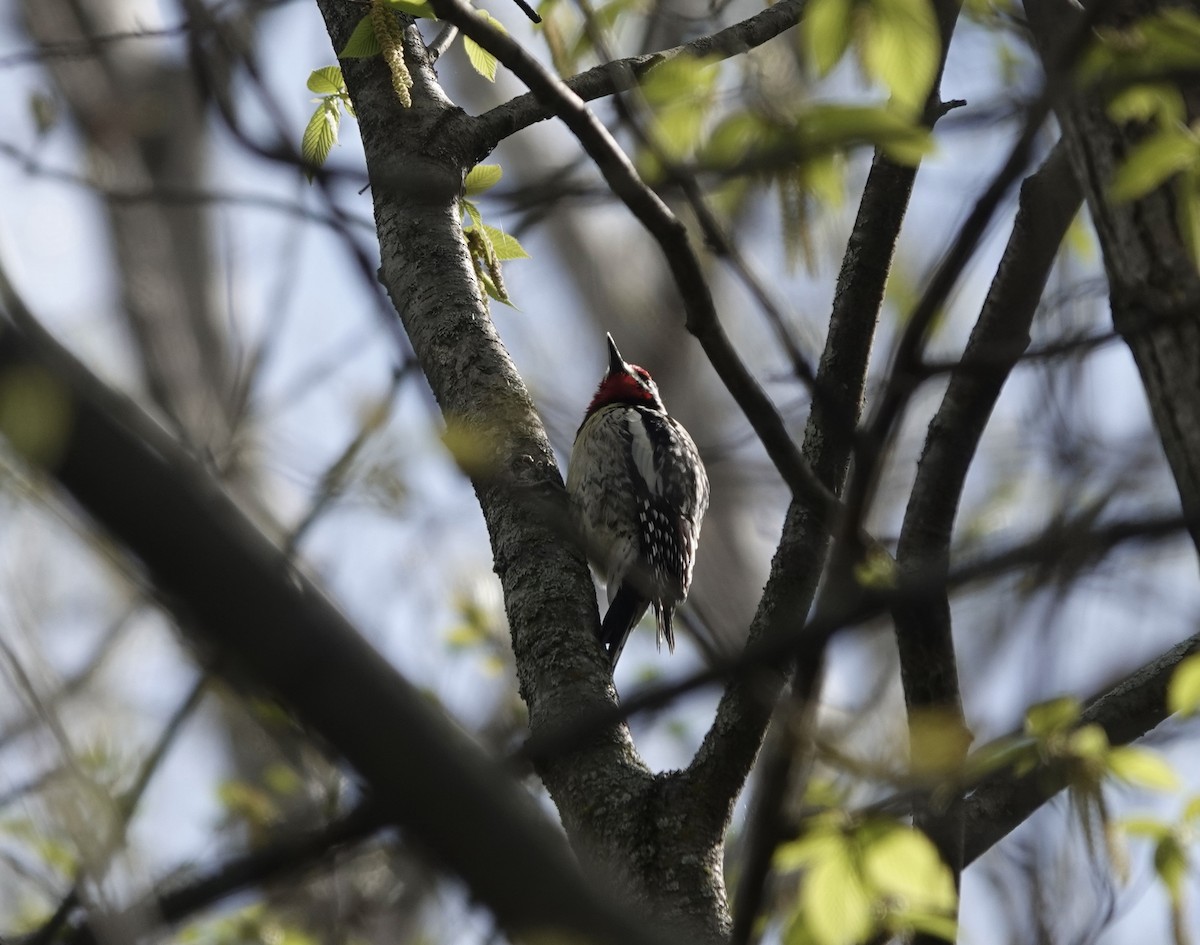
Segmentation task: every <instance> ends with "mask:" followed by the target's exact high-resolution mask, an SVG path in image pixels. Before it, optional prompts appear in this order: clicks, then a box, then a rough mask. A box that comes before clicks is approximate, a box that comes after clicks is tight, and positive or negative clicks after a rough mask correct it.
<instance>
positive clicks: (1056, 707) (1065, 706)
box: [1025, 696, 1080, 738]
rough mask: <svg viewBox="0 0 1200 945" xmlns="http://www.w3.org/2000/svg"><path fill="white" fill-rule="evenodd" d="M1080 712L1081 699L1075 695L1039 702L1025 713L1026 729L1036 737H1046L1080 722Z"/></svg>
mask: <svg viewBox="0 0 1200 945" xmlns="http://www.w3.org/2000/svg"><path fill="white" fill-rule="evenodd" d="M1079 712H1080V705H1079V700H1078V699H1076V698H1075V697H1074V696H1059V697H1058V698H1057V699H1050V700H1048V701H1046V702H1039V703H1038V704H1037V705H1035V706H1030V708H1029V711H1028V712H1026V713H1025V731H1026V733H1028V734H1029V735H1032V736H1033V737H1034V738H1046V737H1047V736H1049V735H1054V734H1057V733H1059V732H1062V731H1063V730H1065V729H1067V728H1070V727H1071V726H1072V725H1074V724H1075V723H1076V722H1078V721H1079Z"/></svg>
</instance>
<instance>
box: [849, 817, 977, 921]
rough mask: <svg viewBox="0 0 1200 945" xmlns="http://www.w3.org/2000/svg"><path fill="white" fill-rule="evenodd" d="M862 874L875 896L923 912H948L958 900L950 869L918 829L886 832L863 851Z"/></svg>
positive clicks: (895, 829) (950, 911) (902, 828)
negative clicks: (895, 901)
mask: <svg viewBox="0 0 1200 945" xmlns="http://www.w3.org/2000/svg"><path fill="white" fill-rule="evenodd" d="M863 875H864V877H865V878H866V879H867V880H868V881H869V883H870V884H871V886H872V887H873V890H872V891H873V892H874V893H875V894H876V895H882V896H883V897H884V898H885V899H888V900H898V901H900V902H901V903H903V904H904V905H905V907H912V908H914V909H917V910H920V911H922V912H943V913H948V914H949V913H952V912H953V910H954V907H955V904H956V903H957V901H958V896H957V894H956V893H955V891H954V878H953V877H952V876H951V875H950V870H949V868H948V867H947V866H946V864H945V863H943V862H942V859H941V857H939V856H938V852H937V847H935V846H934V845H933V843H932V841H930V839H929V838H928V837H927V836H925V834H923V833H921V832H920V831H919V830H911V829H908V828H905V827H899V826H897V827H894V828H892V829H890V830H888V831H886V832H885V833H884V835H883V836H882V837H880V838H879V839H878V840H876V841H875V842H874V843H872V844H871V845H870V846H868V847H867V849H866V852H865V853H864V854H863Z"/></svg>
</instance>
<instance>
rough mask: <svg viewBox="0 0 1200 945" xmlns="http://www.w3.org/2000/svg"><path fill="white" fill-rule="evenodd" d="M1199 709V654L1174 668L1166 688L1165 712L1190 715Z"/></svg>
mask: <svg viewBox="0 0 1200 945" xmlns="http://www.w3.org/2000/svg"><path fill="white" fill-rule="evenodd" d="M1198 708H1200V653H1197V654H1193V655H1192V656H1189V657H1188V658H1187V659H1185V660H1183V661H1182V662H1181V663H1180V664H1179V665H1178V666H1176V667H1175V672H1174V673H1172V674H1171V682H1170V684H1169V685H1168V686H1167V711H1168V712H1170V713H1171V714H1172V715H1173V714H1175V713H1176V712H1183V713H1185V714H1191V713H1193V712H1195V711H1196V710H1197V709H1198Z"/></svg>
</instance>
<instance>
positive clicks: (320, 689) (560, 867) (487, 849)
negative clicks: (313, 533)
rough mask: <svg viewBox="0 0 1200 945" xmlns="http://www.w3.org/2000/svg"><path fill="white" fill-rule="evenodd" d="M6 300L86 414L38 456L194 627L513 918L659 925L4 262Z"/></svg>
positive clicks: (48, 380)
mask: <svg viewBox="0 0 1200 945" xmlns="http://www.w3.org/2000/svg"><path fill="white" fill-rule="evenodd" d="M0 276H2V274H0ZM0 297H2V301H3V304H4V307H5V309H7V311H8V315H9V317H10V319H11V321H9V322H8V323H7V324H5V325H4V328H3V334H0V372H4V373H6V374H8V375H9V376H11V377H35V378H41V379H43V380H42V382H41V383H42V384H44V385H47V386H46V387H45V388H40V387H39V388H35V389H47V390H50V391H52V392H53V393H51V394H48V395H46V396H49V397H51V398H52V402H53V403H57V404H58V405H59V406H60V407H61V408H62V409H63V410H64V411H65V414H63V415H64V416H66V417H69V419H70V422H69V424H67V425H65V426H64V427H63V428H62V429H61V430H60V431H59V433H60V434H61V435H60V437H59V438H58V441H57V442H56V443H53V444H51V445H52V446H53V447H54V449H53V452H52V453H45V452H43V453H41V454H36V455H30V456H29V457H28V458H29V459H30V460H31V461H32V462H34V463H35V464H37V465H40V466H42V467H43V468H45V469H46V471H47V472H48V473H50V474H51V475H52V476H53V477H54V478H55V479H56V480H57V481H58V483H59V484H60V485H61V486H62V487H63V488H64V489H65V490H66V491H67V492H69V493H70V494H71V495H72V496H73V497H74V499H75V501H76V502H78V503H79V505H80V506H81V507H82V508H83V509H85V510H86V511H87V512H88V513H89V514H90V515H91V516H92V517H93V518H94V519H95V520H96V521H97V522H98V523H99V524H101V525H102V526H103V527H105V528H106V529H108V530H109V532H110V533H111V534H112V535H113V536H114V537H115V538H116V539H117V540H118V541H120V542H122V543H123V544H124V545H125V546H126V547H128V548H129V549H130V550H131V551H132V552H133V553H134V554H135V555H136V556H137V557H138V558H139V559H140V560H141V562H142V563H143V565H144V566H145V568H146V570H147V572H148V573H149V574H150V576H151V578H152V579H153V581H154V583H155V586H156V587H157V588H158V590H159V591H160V593H161V594H162V596H163V599H164V601H165V602H166V603H167V604H168V606H170V607H171V608H172V609H173V610H175V611H176V612H178V613H180V614H181V615H183V618H184V619H183V620H181V625H182V626H183V627H184V628H185V629H186V630H187V631H188V632H189V633H191V634H193V635H194V636H195V637H196V638H197V639H198V641H199V642H200V643H201V644H202V645H203V646H205V647H212V648H215V649H217V650H218V651H219V652H220V653H222V654H226V655H228V656H229V657H230V658H232V659H235V660H236V662H237V665H238V667H239V668H240V670H242V671H243V672H246V673H248V674H249V675H250V676H251V678H253V679H254V680H256V681H257V682H259V683H261V684H262V685H263V686H265V687H266V688H268V689H270V690H271V691H273V692H274V693H276V694H277V695H278V696H279V697H280V698H281V699H282V700H283V701H284V702H286V703H287V704H288V705H289V706H291V707H292V708H293V709H294V710H295V711H296V713H297V715H298V717H299V718H300V719H301V720H302V721H303V722H304V723H305V724H306V725H308V726H309V727H310V728H312V729H313V730H314V731H316V732H317V733H319V734H320V735H321V736H322V737H324V738H325V739H326V740H327V741H328V742H329V743H330V744H331V745H332V746H334V747H335V748H336V749H337V750H338V751H339V752H340V753H341V754H342V755H343V757H345V758H346V759H347V761H349V762H350V764H352V765H353V766H354V767H355V768H356V770H357V771H358V772H359V774H360V775H361V776H362V777H363V778H364V779H365V780H366V781H367V782H368V784H370V786H371V788H372V790H373V792H374V793H375V795H376V796H378V797H380V798H381V799H383V801H382V802H383V803H385V804H386V805H387V809H388V811H389V814H390V816H391V817H392V818H393V819H394V821H395V822H396V823H397V824H399V825H401V826H403V827H404V828H405V829H406V830H407V831H408V833H409V836H411V837H412V838H413V840H414V841H416V842H418V843H419V844H420V845H421V846H422V847H423V848H424V849H425V850H427V851H428V852H429V853H431V854H432V855H433V856H434V857H435V858H436V859H437V861H438V862H439V863H441V864H442V865H444V866H446V867H448V868H450V869H453V870H454V871H455V872H457V873H458V874H459V875H460V876H461V877H462V878H463V879H464V880H465V881H466V883H467V884H468V885H469V886H470V887H471V889H472V891H473V892H474V894H475V895H476V896H478V898H479V899H480V901H481V902H483V903H485V904H486V905H487V906H488V907H489V908H491V909H492V910H493V912H494V913H495V915H496V916H497V918H498V920H499V921H500V922H501V923H502V924H503V925H504V926H505V927H506V928H508V929H510V930H513V931H518V930H529V929H534V928H540V929H562V930H574V932H573V934H579V935H584V936H596V937H599V938H601V939H605V940H608V941H611V942H614V943H615V942H622V941H637V942H646V943H649V942H650V941H652V940H656V939H654V938H653V937H652V936H651V935H650V934H649V932H648V927H647V925H646V924H645V923H642V922H638V921H635V920H634V919H633V918H631V917H629V916H628V911H627V910H623V911H617V910H613V909H610V908H609V907H607V906H606V904H605V903H604V902H603V901H602V899H601V898H600V896H599V895H598V894H597V893H596V892H595V891H594V890H593V887H592V886H591V885H590V884H588V883H585V881H584V880H583V878H582V876H581V874H580V872H579V869H578V867H577V865H576V863H575V861H574V858H573V857H571V856H570V854H569V853H568V851H567V850H566V847H565V845H564V844H563V842H562V840H561V837H560V835H559V834H558V833H557V831H556V830H555V829H554V828H553V827H551V825H550V824H549V823H548V822H547V821H546V819H545V817H544V816H543V815H542V814H541V813H540V812H539V811H538V810H537V809H536V807H535V806H534V805H533V803H532V801H531V800H530V798H529V797H528V796H527V795H526V794H525V792H524V790H523V789H522V788H520V787H519V786H518V785H516V784H515V783H514V782H513V781H512V780H511V778H509V777H508V776H506V775H505V774H504V773H503V772H502V771H500V770H499V769H497V767H496V766H495V765H494V764H492V763H490V762H489V761H487V760H486V759H485V758H484V757H482V756H481V754H480V752H479V750H478V749H477V748H476V747H475V746H474V745H473V744H472V742H471V741H470V740H469V739H468V738H467V736H466V735H464V734H463V733H462V732H461V731H460V730H459V729H458V728H456V727H455V726H454V725H452V724H451V723H450V722H449V721H448V720H447V719H446V718H445V717H444V716H442V715H440V714H439V713H437V712H436V711H435V710H434V709H433V708H432V707H431V706H430V704H429V702H428V700H427V699H426V698H425V697H424V696H423V695H422V694H421V693H420V692H418V691H417V690H416V689H415V688H414V687H412V686H411V685H410V684H409V683H408V682H407V681H405V680H404V679H403V678H402V677H401V676H399V675H398V674H397V673H396V672H395V670H393V669H392V668H391V666H389V665H388V664H387V663H386V662H384V660H383V659H382V658H381V657H380V656H379V655H378V654H377V653H376V652H375V651H374V650H373V649H372V648H371V647H370V646H369V645H368V644H367V643H366V642H365V641H364V640H363V639H362V637H361V636H359V635H358V634H357V633H356V632H355V631H354V629H353V627H351V626H350V624H349V623H348V622H347V621H346V619H345V618H344V617H343V616H342V615H341V614H340V613H339V612H338V611H337V610H336V609H335V608H334V607H333V605H332V604H330V603H329V601H328V600H327V599H326V598H325V597H324V596H323V595H322V594H321V593H320V592H319V591H318V590H317V588H316V587H314V586H313V585H312V584H311V583H310V582H309V581H308V580H307V579H306V578H305V577H304V576H303V575H300V574H298V573H297V572H296V571H295V570H294V569H292V568H291V567H290V566H289V565H288V563H287V561H286V560H285V559H284V557H283V556H282V555H281V554H280V552H279V550H278V549H277V548H276V547H274V546H273V545H272V544H271V543H270V542H269V541H268V540H267V539H266V538H265V537H264V536H263V535H262V533H261V532H259V531H258V530H257V528H255V526H254V525H252V524H251V523H250V522H249V521H248V520H247V519H246V518H245V517H244V516H243V515H242V514H241V513H240V512H239V511H238V510H237V508H236V507H235V506H234V505H233V503H232V502H231V501H230V500H229V498H228V497H227V496H226V495H225V493H224V492H223V491H222V490H221V488H220V486H218V485H217V484H216V483H215V482H213V481H212V480H211V479H210V478H209V477H208V476H207V475H206V474H205V473H204V472H203V471H202V469H201V468H200V467H199V466H198V465H197V464H196V463H195V462H194V461H193V460H192V459H191V457H190V456H189V455H187V453H186V452H184V450H183V449H182V448H181V447H180V446H179V444H178V443H176V442H175V441H174V440H173V439H171V438H170V437H169V436H167V435H166V434H165V433H164V432H163V430H162V429H161V428H160V427H158V426H157V425H156V424H154V423H153V422H152V421H150V420H149V418H147V417H146V416H145V415H144V414H143V413H142V412H141V411H140V410H139V409H138V408H137V407H135V406H134V405H133V404H132V403H130V402H129V401H127V400H126V399H124V398H123V397H121V396H119V395H117V394H115V393H113V392H112V391H110V390H109V389H107V388H106V387H105V386H104V385H103V384H102V383H101V382H100V381H98V380H97V379H96V378H95V377H94V376H92V375H91V373H90V372H88V371H87V369H86V368H85V367H84V366H83V365H82V364H80V363H79V362H78V361H76V360H75V358H74V357H73V356H72V355H70V354H69V353H68V352H67V351H66V350H65V349H63V348H62V347H61V346H59V345H58V344H57V343H56V342H55V341H53V340H52V339H51V338H50V337H49V336H48V335H46V334H45V333H44V332H43V331H42V330H41V329H40V328H39V326H38V325H37V324H36V323H35V322H34V321H33V320H32V318H31V316H30V315H29V314H28V312H27V311H25V309H24V306H23V305H22V304H21V302H20V299H19V298H18V297H17V296H16V294H15V292H14V291H13V289H12V286H11V284H9V283H8V281H7V278H4V277H0ZM14 372H15V373H14ZM5 433H6V435H11V433H12V431H11V429H6V430H5ZM18 442H19V441H18ZM597 652H598V651H597ZM597 658H598V659H600V657H597ZM514 857H516V860H514ZM517 863H519V867H518V866H517V865H516V864H517Z"/></svg>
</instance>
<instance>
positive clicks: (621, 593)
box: [600, 581, 674, 668]
mask: <svg viewBox="0 0 1200 945" xmlns="http://www.w3.org/2000/svg"><path fill="white" fill-rule="evenodd" d="M649 606H650V601H648V600H646V598H645V597H643V596H642V595H641V594H640V593H639V592H638V590H637V588H635V587H634V586H633V584H632V583H631V582H628V581H626V582H625V583H623V584H622V585H621V586H620V588H619V589H618V590H617V594H616V596H615V597H614V598H613V600H612V603H611V604H609V605H608V612H607V613H606V614H605V615H604V622H603V623H602V624H601V625H600V645H601V646H603V647H604V652H605V653H607V654H608V660H609V663H611V664H612V666H613V667H614V668H615V667H616V665H617V660H618V659H620V658H621V651H622V650H623V649H625V641H626V640H628V639H629V634H630V633H631V632H632V631H633V628H634V627H636V626H637V624H638V621H639V620H641V619H642V614H644V613H645V612H646V608H647V607H649ZM668 627H669V623H668ZM667 639H668V641H669V642H670V643H671V644H672V646H673V645H674V640H673V639H672V637H671V636H670V631H669V629H668V637H667Z"/></svg>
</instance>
